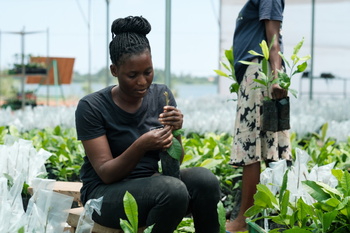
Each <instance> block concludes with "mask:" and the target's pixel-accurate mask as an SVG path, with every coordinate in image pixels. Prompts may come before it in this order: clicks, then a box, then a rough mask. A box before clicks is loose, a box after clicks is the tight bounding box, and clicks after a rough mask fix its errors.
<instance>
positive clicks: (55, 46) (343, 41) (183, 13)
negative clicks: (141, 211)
mask: <svg viewBox="0 0 350 233" xmlns="http://www.w3.org/2000/svg"><path fill="white" fill-rule="evenodd" d="M89 2H90V6H91V7H90V37H89V30H88V22H89V20H88V18H89V17H88V15H89V13H88V12H89ZM242 2H244V1H242ZM298 2H300V1H298ZM304 2H305V3H304V4H303V3H301V4H293V0H286V9H285V16H284V22H283V33H284V34H283V36H284V41H285V47H286V48H285V52H286V53H288V54H289V53H290V52H291V50H292V48H293V46H294V45H295V44H296V43H297V42H299V41H300V40H301V38H303V37H304V38H305V45H304V48H303V52H302V53H303V54H305V55H306V54H310V41H311V33H310V32H311V0H305V1H304ZM316 2H317V0H316ZM240 8H241V5H239V4H237V6H235V7H234V9H233V10H232V16H233V18H235V17H236V15H237V14H238V11H239V10H240ZM0 11H1V13H0V31H1V35H0V68H1V69H4V68H8V67H10V65H11V64H12V63H14V62H16V59H15V54H20V53H21V40H20V36H19V35H14V34H9V33H8V32H20V31H22V30H24V31H25V32H34V31H39V32H40V33H36V34H27V35H26V36H25V37H24V38H25V39H24V40H25V54H31V55H33V56H47V55H48V56H51V57H74V58H75V59H76V60H75V65H74V70H76V71H78V72H80V73H83V74H86V73H88V72H89V70H90V71H91V72H93V73H94V72H96V71H98V70H100V69H101V68H103V67H106V52H107V48H106V47H107V41H106V40H107V39H106V29H107V25H106V21H107V20H106V1H104V0H11V1H6V0H0ZM218 12H219V0H173V1H172V21H171V22H172V29H171V30H172V31H171V35H172V36H171V50H172V51H171V72H173V73H175V74H191V75H193V76H211V75H212V76H214V75H215V73H214V72H213V70H214V69H217V68H218V61H219V59H220V54H219V26H218V25H219V24H218V15H219V13H218ZM349 12H350V1H345V2H341V3H337V2H331V3H320V4H318V5H317V7H316V12H315V14H316V16H315V24H316V26H315V52H314V58H313V59H314V73H315V74H316V75H319V74H320V73H322V72H331V73H334V74H335V75H336V76H339V77H345V78H350V75H349V73H350V72H349V71H350V69H349V67H350V66H349V65H348V64H349V63H350V56H349V52H350V44H349V38H350V27H349V23H350V14H349ZM129 15H142V16H143V17H145V18H146V19H148V20H149V22H150V23H151V25H152V31H151V32H150V34H149V35H148V38H149V40H150V43H151V46H152V55H153V65H154V67H155V68H160V69H164V64H165V0H110V19H109V23H110V24H111V23H112V21H113V20H114V19H116V18H120V17H126V16H129ZM109 28H110V26H109V27H108V29H109ZM233 28H234V22H232V30H233ZM47 31H48V33H47ZM108 36H109V38H108V39H109V40H110V39H111V34H110V33H108ZM89 38H90V39H91V46H89V43H88V41H89ZM89 51H90V53H89ZM89 54H91V60H89ZM89 64H91V66H90V68H89Z"/></svg>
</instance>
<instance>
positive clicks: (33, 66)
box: [8, 54, 47, 75]
mask: <svg viewBox="0 0 350 233" xmlns="http://www.w3.org/2000/svg"><path fill="white" fill-rule="evenodd" d="M18 57H19V56H18V54H16V58H17V60H18ZM26 60H27V61H25V64H24V73H25V74H46V72H47V68H46V64H45V63H43V62H41V63H38V62H31V55H27V58H26ZM8 73H9V74H10V75H11V74H12V75H13V74H22V64H21V63H18V62H16V63H14V64H13V67H12V68H11V69H9V71H8Z"/></svg>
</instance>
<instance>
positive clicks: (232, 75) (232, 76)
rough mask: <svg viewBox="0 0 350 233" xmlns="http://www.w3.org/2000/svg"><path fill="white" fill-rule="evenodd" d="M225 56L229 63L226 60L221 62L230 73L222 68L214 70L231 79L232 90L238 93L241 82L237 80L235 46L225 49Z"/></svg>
mask: <svg viewBox="0 0 350 233" xmlns="http://www.w3.org/2000/svg"><path fill="white" fill-rule="evenodd" d="M225 58H226V62H228V64H226V63H225V62H224V61H220V64H221V65H222V66H223V67H224V68H225V69H226V71H228V73H226V72H225V71H222V70H214V72H215V73H216V74H217V75H219V76H222V77H226V78H229V79H231V80H232V81H233V83H232V84H231V85H230V92H231V93H236V94H237V93H238V90H239V83H238V82H237V78H236V74H235V67H234V57H233V47H231V48H230V49H227V50H225Z"/></svg>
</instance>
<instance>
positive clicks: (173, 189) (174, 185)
mask: <svg viewBox="0 0 350 233" xmlns="http://www.w3.org/2000/svg"><path fill="white" fill-rule="evenodd" d="M160 180H161V183H160V184H159V186H158V188H159V189H160V190H161V193H163V197H164V198H166V199H167V200H168V201H169V202H171V203H172V205H180V206H184V207H187V205H188V202H189V193H188V190H187V187H186V185H185V184H184V183H183V182H182V181H181V180H179V179H177V178H174V177H171V176H161V179H160ZM180 206H179V207H180Z"/></svg>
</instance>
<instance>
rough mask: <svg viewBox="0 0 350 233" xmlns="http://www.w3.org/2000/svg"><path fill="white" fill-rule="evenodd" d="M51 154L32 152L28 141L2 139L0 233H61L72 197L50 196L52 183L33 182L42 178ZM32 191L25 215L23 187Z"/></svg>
mask: <svg viewBox="0 0 350 233" xmlns="http://www.w3.org/2000/svg"><path fill="white" fill-rule="evenodd" d="M50 155H51V154H50V153H49V152H47V151H45V150H43V149H41V150H39V151H36V150H35V148H34V147H33V145H32V143H31V141H26V140H23V139H18V140H17V139H15V138H13V137H11V136H8V137H5V144H4V145H0V161H1V163H0V206H1V208H0V232H10V233H12V232H18V230H19V229H21V228H23V232H25V233H27V232H28V233H29V232H38V233H56V232H63V231H64V228H65V224H66V220H67V217H68V211H67V210H69V209H70V207H71V205H72V202H73V197H70V196H67V195H63V194H59V193H56V192H53V191H52V189H53V184H54V182H55V180H49V179H40V178H37V177H38V176H40V175H43V174H46V169H45V166H44V163H45V161H46V160H47V159H48V158H49V156H50ZM24 183H26V184H28V185H30V186H31V187H33V196H32V197H31V198H30V199H29V204H28V207H27V211H26V212H25V211H24V207H23V202H22V196H21V193H22V189H23V184H24Z"/></svg>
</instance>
